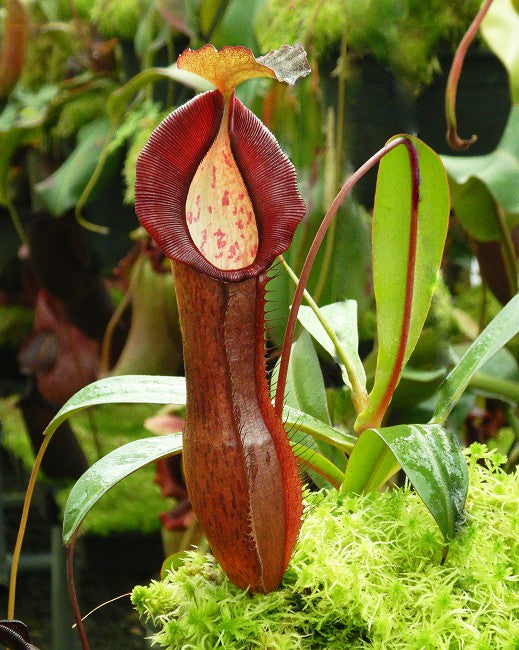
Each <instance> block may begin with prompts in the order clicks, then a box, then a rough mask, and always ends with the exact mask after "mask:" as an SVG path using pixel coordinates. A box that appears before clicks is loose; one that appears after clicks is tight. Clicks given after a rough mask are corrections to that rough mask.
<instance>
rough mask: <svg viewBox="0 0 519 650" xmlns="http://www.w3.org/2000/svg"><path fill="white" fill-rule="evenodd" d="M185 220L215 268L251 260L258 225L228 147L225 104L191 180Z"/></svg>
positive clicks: (240, 265)
mask: <svg viewBox="0 0 519 650" xmlns="http://www.w3.org/2000/svg"><path fill="white" fill-rule="evenodd" d="M186 223H187V227H188V230H189V234H190V235H191V238H192V240H193V242H194V244H195V246H196V247H197V248H198V250H199V251H200V252H201V253H202V255H203V256H204V257H205V258H206V259H207V260H208V261H209V262H210V263H211V264H213V265H214V266H215V267H216V268H218V269H221V270H231V269H241V268H245V267H246V266H249V265H250V264H252V263H253V262H254V260H255V258H256V253H257V251H258V229H257V225H256V219H255V215H254V208H253V206H252V202H251V200H250V197H249V193H248V191H247V187H246V186H245V182H244V180H243V178H242V175H241V173H240V170H239V168H238V166H237V164H236V161H235V159H234V156H233V153H232V150H231V145H230V141H229V133H228V108H225V110H224V114H223V117H222V123H221V126H220V130H219V132H218V134H217V136H216V138H215V140H214V142H213V144H212V145H211V147H210V148H209V151H208V152H207V153H206V155H205V157H204V159H203V160H202V162H201V163H200V165H199V166H198V169H197V170H196V172H195V175H194V176H193V180H192V181H191V185H190V187H189V191H188V195H187V200H186Z"/></svg>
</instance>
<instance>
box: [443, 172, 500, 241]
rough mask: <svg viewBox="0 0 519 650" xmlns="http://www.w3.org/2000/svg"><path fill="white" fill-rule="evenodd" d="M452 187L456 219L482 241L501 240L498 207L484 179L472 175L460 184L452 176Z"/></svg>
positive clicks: (470, 233) (475, 237)
mask: <svg viewBox="0 0 519 650" xmlns="http://www.w3.org/2000/svg"><path fill="white" fill-rule="evenodd" d="M450 187H451V198H452V206H453V209H454V212H455V214H456V219H458V221H459V222H460V223H461V225H462V226H463V227H464V228H465V230H466V231H467V232H468V233H469V235H471V236H472V237H474V239H477V240H478V241H481V242H488V241H499V240H500V239H501V237H502V232H501V228H500V225H499V219H498V215H497V210H498V207H497V204H496V202H495V200H494V197H493V196H492V194H491V193H490V192H489V190H488V188H487V186H486V185H485V184H484V183H483V181H481V180H479V178H476V177H474V176H471V177H470V178H469V179H468V180H467V182H466V183H463V184H461V185H460V184H458V183H457V182H456V181H455V180H453V179H452V178H451V181H450Z"/></svg>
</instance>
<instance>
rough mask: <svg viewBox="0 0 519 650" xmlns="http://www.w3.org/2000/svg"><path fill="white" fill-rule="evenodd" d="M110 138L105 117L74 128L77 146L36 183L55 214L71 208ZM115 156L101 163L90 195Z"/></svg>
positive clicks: (100, 184) (112, 168)
mask: <svg viewBox="0 0 519 650" xmlns="http://www.w3.org/2000/svg"><path fill="white" fill-rule="evenodd" d="M109 137H110V123H109V121H108V120H106V119H98V120H95V121H94V122H91V123H89V124H87V125H85V126H84V127H82V128H81V129H80V130H79V131H78V136H77V146H76V148H75V149H74V151H73V152H72V153H71V154H70V156H69V157H68V158H67V159H66V160H65V162H64V163H63V164H62V165H61V167H59V168H58V169H57V170H56V171H55V172H54V173H53V174H51V175H50V176H49V177H48V178H46V179H45V180H43V181H41V182H40V183H38V184H37V185H36V194H37V195H38V197H39V198H40V199H41V200H42V201H43V203H44V205H45V206H46V208H47V209H48V210H49V211H50V212H51V213H52V214H53V215H55V216H60V215H62V214H64V213H65V212H66V211H67V210H70V209H71V208H73V207H74V206H75V205H76V204H77V202H78V200H79V197H80V196H81V195H82V193H83V190H84V189H85V187H86V186H87V183H88V181H89V180H90V178H91V176H92V174H93V173H94V169H95V168H96V165H97V161H98V159H99V157H100V155H101V152H102V151H103V149H104V147H105V145H106V144H107V142H108V139H109ZM115 162H116V158H115V156H114V155H112V156H111V157H110V159H109V163H110V164H107V165H105V169H104V174H103V176H102V179H101V182H97V183H96V186H95V188H94V190H93V192H92V193H91V194H90V197H91V198H94V197H95V195H96V192H99V191H100V190H101V189H102V187H103V185H104V184H106V182H107V181H108V180H109V179H110V177H111V175H112V174H113V172H114V171H115Z"/></svg>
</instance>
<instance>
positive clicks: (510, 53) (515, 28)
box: [481, 0, 519, 104]
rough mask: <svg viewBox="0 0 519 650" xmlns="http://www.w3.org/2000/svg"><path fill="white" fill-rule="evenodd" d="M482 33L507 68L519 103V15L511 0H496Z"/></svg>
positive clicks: (489, 11) (486, 18)
mask: <svg viewBox="0 0 519 650" xmlns="http://www.w3.org/2000/svg"><path fill="white" fill-rule="evenodd" d="M481 33H482V34H483V37H484V38H485V40H486V41H487V43H488V45H489V46H490V49H491V50H493V52H494V53H495V54H496V55H497V56H498V57H499V58H500V59H501V61H502V62H503V65H504V66H505V68H506V69H507V71H508V75H509V77H510V90H511V93H512V101H513V102H514V103H515V104H517V103H519V45H518V43H519V15H518V14H517V11H515V10H514V7H513V5H512V2H511V1H510V0H494V2H493V3H492V6H491V7H490V9H489V10H488V13H487V15H486V16H485V18H484V20H483V22H482V24H481Z"/></svg>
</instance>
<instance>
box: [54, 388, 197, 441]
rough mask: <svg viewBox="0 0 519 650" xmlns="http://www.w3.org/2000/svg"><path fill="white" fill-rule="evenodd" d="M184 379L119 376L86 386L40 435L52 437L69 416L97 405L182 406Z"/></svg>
mask: <svg viewBox="0 0 519 650" xmlns="http://www.w3.org/2000/svg"><path fill="white" fill-rule="evenodd" d="M185 403H186V381H185V379H184V377H162V376H151V375H121V376H119V377H106V378H105V379H99V380H98V381H94V382H93V383H92V384H89V385H88V386H85V387H84V388H82V389H81V390H79V391H78V392H77V393H76V394H75V395H73V396H72V397H71V398H70V399H69V400H68V401H67V402H66V403H65V404H64V405H63V406H62V407H61V408H60V410H59V411H58V412H57V413H56V415H55V416H54V417H53V418H52V420H51V422H50V423H49V425H48V426H47V428H46V429H45V431H44V432H43V435H45V436H48V435H52V434H53V433H54V431H56V429H57V428H58V427H59V425H60V424H61V423H62V422H64V421H65V420H67V419H68V418H69V417H70V416H71V415H73V414H74V413H77V412H78V411H82V410H83V409H86V408H88V407H89V406H96V405H98V404H185Z"/></svg>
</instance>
